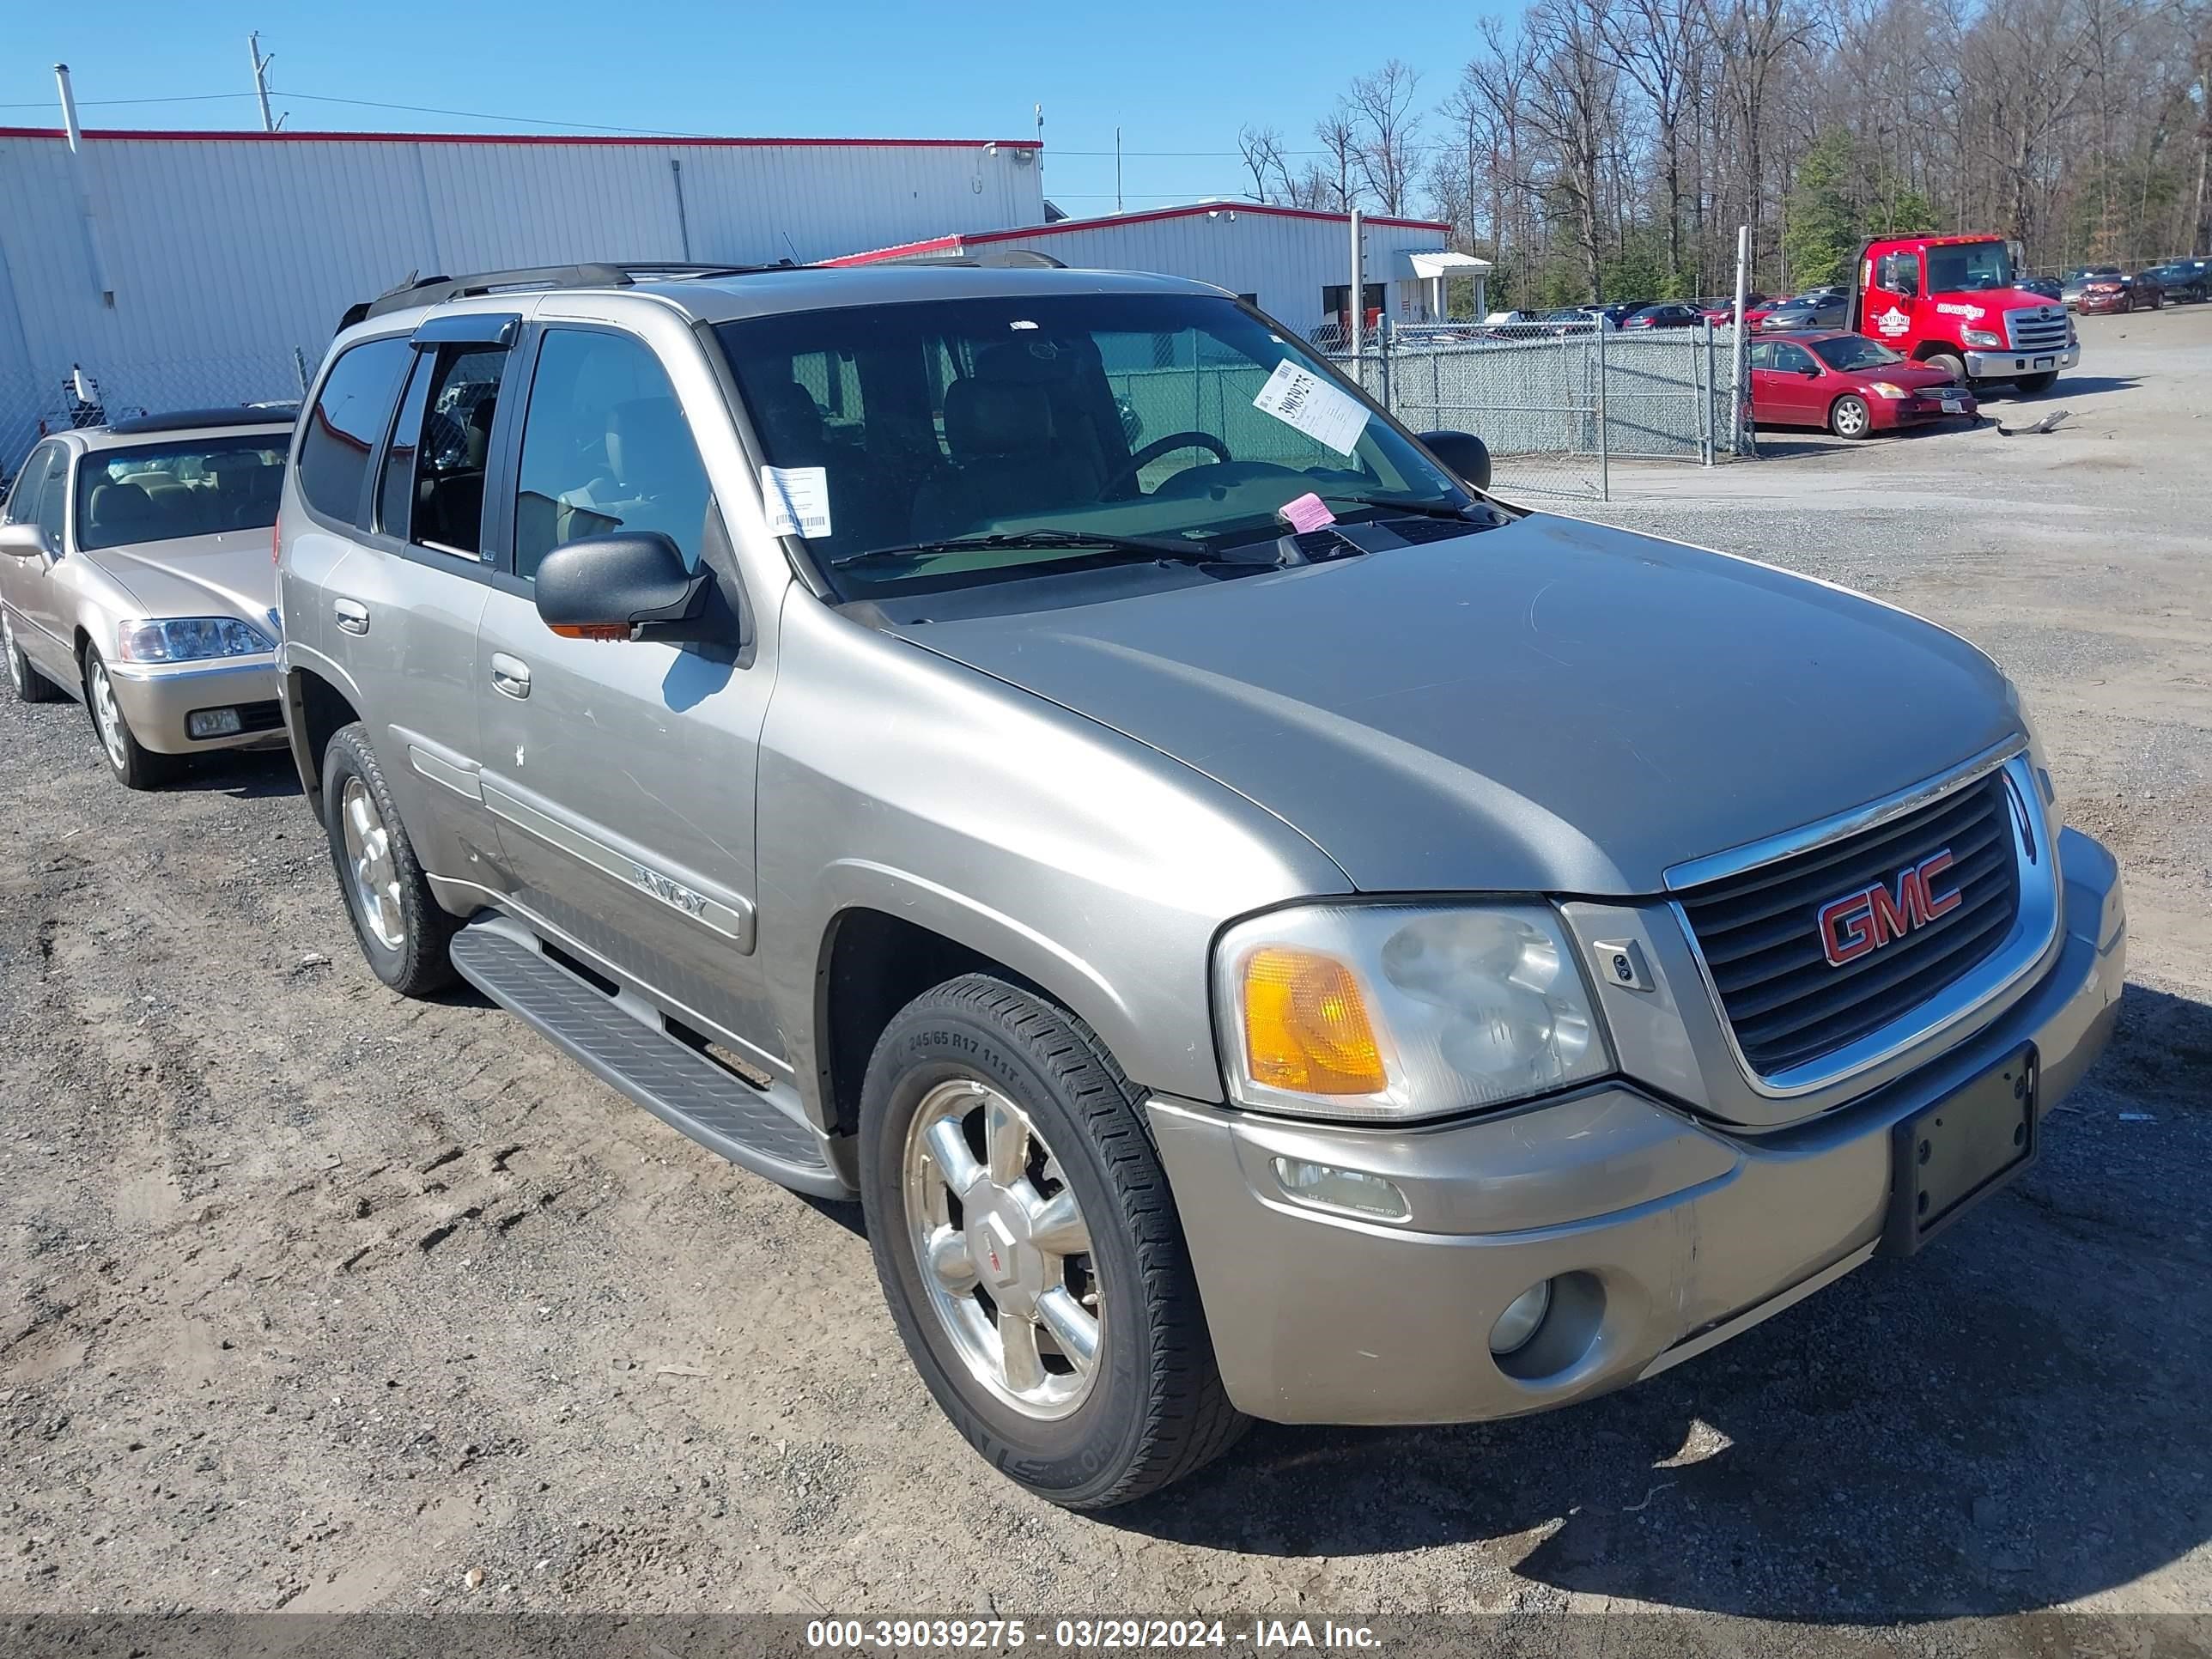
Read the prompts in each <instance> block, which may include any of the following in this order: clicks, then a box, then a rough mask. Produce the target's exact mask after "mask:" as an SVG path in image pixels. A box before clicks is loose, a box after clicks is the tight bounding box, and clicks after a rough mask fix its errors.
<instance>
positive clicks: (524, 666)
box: [491, 651, 530, 699]
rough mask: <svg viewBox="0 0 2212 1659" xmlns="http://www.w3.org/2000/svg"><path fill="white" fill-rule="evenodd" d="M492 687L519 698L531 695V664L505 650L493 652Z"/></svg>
mask: <svg viewBox="0 0 2212 1659" xmlns="http://www.w3.org/2000/svg"><path fill="white" fill-rule="evenodd" d="M491 689H492V690H495V691H497V692H499V693H500V694H501V695H502V696H509V697H514V698H517V699H520V698H523V697H526V696H529V695H530V665H529V664H528V663H526V662H525V661H523V660H522V659H521V658H520V657H510V656H508V655H507V653H506V652H504V651H495V652H493V653H491Z"/></svg>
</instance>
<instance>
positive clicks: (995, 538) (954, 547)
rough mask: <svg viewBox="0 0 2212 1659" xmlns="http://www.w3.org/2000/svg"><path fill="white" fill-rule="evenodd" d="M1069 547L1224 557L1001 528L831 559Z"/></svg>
mask: <svg viewBox="0 0 2212 1659" xmlns="http://www.w3.org/2000/svg"><path fill="white" fill-rule="evenodd" d="M1021 548H1066V549H1067V550H1069V551H1071V552H1092V553H1118V554H1120V555H1121V556H1124V557H1126V558H1132V559H1170V560H1173V561H1175V562H1177V563H1179V564H1218V563H1221V562H1224V561H1223V560H1222V558H1221V556H1220V555H1219V554H1218V553H1216V552H1215V551H1213V550H1212V549H1211V548H1207V547H1204V546H1200V545H1195V544H1192V543H1189V542H1171V541H1167V540H1165V539H1159V540H1155V539H1153V538H1149V537H1144V536H1109V535H1103V534H1101V533H1098V532H1093V531H1088V530H998V531H993V532H991V533H990V534H988V535H984V536H951V537H947V538H945V539H943V540H941V541H933V542H905V543H902V544H899V545H898V546H896V547H872V548H870V549H868V550H867V551H866V552H865V553H846V554H842V555H840V556H838V557H836V558H834V559H832V560H830V561H829V568H831V569H832V570H849V569H851V568H853V567H854V565H861V564H875V563H878V562H889V561H890V560H893V559H914V558H927V557H928V556H932V555H933V554H939V553H979V552H992V551H996V550H1001V549H1021Z"/></svg>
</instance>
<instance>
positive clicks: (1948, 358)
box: [1920, 351, 1966, 386]
mask: <svg viewBox="0 0 2212 1659" xmlns="http://www.w3.org/2000/svg"><path fill="white" fill-rule="evenodd" d="M1920 361H1921V362H1922V364H1923V366H1925V367H1926V368H1940V369H1942V371H1943V373H1944V374H1948V375H1949V376H1950V377H1951V379H1952V380H1955V381H1957V382H1958V383H1959V384H1960V386H1964V385H1966V359H1965V358H1964V357H1961V356H1959V354H1958V353H1957V352H1955V351H1936V352H1930V353H1929V355H1928V356H1925V357H1923V358H1922V359H1921V360H1920Z"/></svg>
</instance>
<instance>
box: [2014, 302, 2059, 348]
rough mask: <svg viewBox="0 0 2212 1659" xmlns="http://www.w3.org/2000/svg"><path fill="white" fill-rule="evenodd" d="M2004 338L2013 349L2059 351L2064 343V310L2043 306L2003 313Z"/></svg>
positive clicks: (2057, 307)
mask: <svg viewBox="0 0 2212 1659" xmlns="http://www.w3.org/2000/svg"><path fill="white" fill-rule="evenodd" d="M2005 338H2006V340H2007V342H2008V343H2009V344H2010V346H2011V347H2012V349H2014V350H2015V351H2060V350H2063V349H2065V345H2066V311H2065V307H2063V306H2044V307H2040V308H2039V309H2038V310H2035V311H2008V312H2007V313H2005Z"/></svg>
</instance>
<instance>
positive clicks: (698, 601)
mask: <svg viewBox="0 0 2212 1659" xmlns="http://www.w3.org/2000/svg"><path fill="white" fill-rule="evenodd" d="M712 586H714V577H713V576H712V575H710V574H708V572H707V571H705V570H704V569H702V570H700V571H699V572H698V573H697V574H693V573H692V572H691V571H690V570H689V569H687V568H685V567H684V555H683V554H682V553H680V552H678V550H677V547H676V544H675V543H674V542H673V541H671V540H670V539H669V538H667V537H666V536H664V535H662V534H661V533H660V532H658V531H647V532H638V533H634V534H626V535H619V536H592V537H589V538H586V539H585V540H582V541H576V542H570V543H569V544H568V545H567V546H565V547H556V548H555V549H554V550H552V551H551V552H550V553H548V554H547V555H546V556H545V558H544V562H543V563H541V564H540V565H539V566H538V579H537V599H538V616H539V617H542V618H543V619H544V623H545V625H546V626H547V627H548V628H550V629H552V630H553V631H554V632H555V633H556V634H560V635H566V636H567V637H568V638H569V639H576V640H665V641H671V642H679V643H680V642H683V641H713V640H716V639H719V638H720V636H721V635H722V632H723V629H721V628H720V626H718V625H717V624H716V623H715V621H714V618H713V617H710V616H709V615H708V605H707V595H708V589H710V588H711V587H712Z"/></svg>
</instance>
